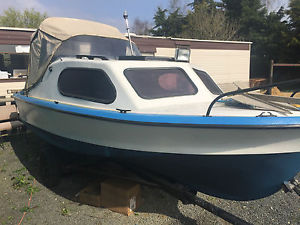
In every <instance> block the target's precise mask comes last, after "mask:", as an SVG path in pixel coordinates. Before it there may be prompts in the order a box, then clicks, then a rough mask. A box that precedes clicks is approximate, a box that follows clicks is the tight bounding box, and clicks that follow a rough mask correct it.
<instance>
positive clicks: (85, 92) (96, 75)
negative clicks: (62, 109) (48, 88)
mask: <svg viewBox="0 0 300 225" xmlns="http://www.w3.org/2000/svg"><path fill="white" fill-rule="evenodd" d="M58 89H59V91H60V93H61V94H62V95H65V96H69V97H74V98H80V99H84V100H89V101H93V102H99V103H104V104H110V103H112V102H114V101H115V99H116V89H115V87H114V85H113V83H112V82H111V80H110V79H109V77H108V75H107V74H106V73H105V72H104V71H103V70H96V69H85V68H68V69H65V70H63V71H62V73H61V74H60V76H59V78H58Z"/></svg>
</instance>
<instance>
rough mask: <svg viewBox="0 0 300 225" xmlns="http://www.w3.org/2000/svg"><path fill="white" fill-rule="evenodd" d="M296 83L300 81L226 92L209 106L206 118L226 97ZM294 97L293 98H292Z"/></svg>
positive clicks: (295, 80)
mask: <svg viewBox="0 0 300 225" xmlns="http://www.w3.org/2000/svg"><path fill="white" fill-rule="evenodd" d="M295 83H300V79H294V80H288V81H282V82H276V83H273V84H267V85H262V86H258V87H252V88H245V89H238V90H235V91H229V92H225V93H223V94H220V95H219V96H217V97H216V98H215V99H214V100H213V101H212V102H211V103H210V105H209V106H208V108H207V111H206V115H205V116H206V117H209V116H210V113H211V110H212V108H213V106H214V105H215V103H216V102H218V101H219V100H220V99H222V98H224V97H230V96H235V95H240V94H244V93H247V92H250V91H256V90H260V89H266V88H272V87H276V86H279V85H288V84H295ZM291 97H293V96H291Z"/></svg>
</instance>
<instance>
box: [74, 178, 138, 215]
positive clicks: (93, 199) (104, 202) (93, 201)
mask: <svg viewBox="0 0 300 225" xmlns="http://www.w3.org/2000/svg"><path fill="white" fill-rule="evenodd" d="M79 202H81V203H83V204H88V205H92V206H96V207H104V208H107V209H110V210H111V211H114V212H118V213H121V214H124V215H128V216H129V215H131V214H133V211H134V210H136V209H137V208H138V206H139V205H140V184H137V183H134V182H131V181H127V180H122V179H115V178H111V179H106V180H104V181H102V182H101V183H100V181H97V182H93V183H91V184H89V185H88V186H87V187H85V188H84V189H82V190H81V191H80V193H79Z"/></svg>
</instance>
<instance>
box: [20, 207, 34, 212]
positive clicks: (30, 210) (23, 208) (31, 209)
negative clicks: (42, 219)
mask: <svg viewBox="0 0 300 225" xmlns="http://www.w3.org/2000/svg"><path fill="white" fill-rule="evenodd" d="M20 212H22V213H24V212H26V213H29V212H33V208H30V207H28V206H24V207H22V208H21V209H20Z"/></svg>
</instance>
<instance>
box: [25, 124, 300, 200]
mask: <svg viewBox="0 0 300 225" xmlns="http://www.w3.org/2000/svg"><path fill="white" fill-rule="evenodd" d="M27 125H28V124H27ZM28 126H29V127H30V128H32V129H33V130H34V131H36V133H37V134H38V135H39V136H41V137H42V138H44V139H45V140H47V141H48V142H50V143H51V144H53V145H56V146H58V147H61V148H64V149H66V150H69V151H73V152H76V153H82V154H90V155H96V156H99V157H108V158H110V159H115V160H120V161H123V162H126V163H132V164H135V165H137V166H140V167H142V168H145V169H148V170H151V171H153V172H155V173H157V174H160V175H162V176H165V177H167V178H169V179H171V180H173V181H176V182H179V183H182V184H185V185H188V186H190V187H191V188H193V189H196V190H198V191H201V192H204V193H207V194H209V195H214V196H217V197H221V198H227V199H233V200H251V199H257V198H262V197H265V196H268V195H270V194H273V193H274V192H276V191H278V190H279V189H280V187H281V184H282V182H283V181H285V180H289V179H291V178H293V176H295V175H296V174H297V172H299V171H300V163H299V162H300V153H299V152H297V153H285V154H265V155H226V156H225V155H188V154H167V153H151V152H143V151H133V150H121V149H113V148H107V147H101V146H97V145H92V144H87V143H83V142H79V141H75V140H71V139H66V138H62V137H59V136H56V135H54V134H50V133H48V132H45V131H42V130H40V129H38V128H35V127H32V126H30V125H28Z"/></svg>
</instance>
